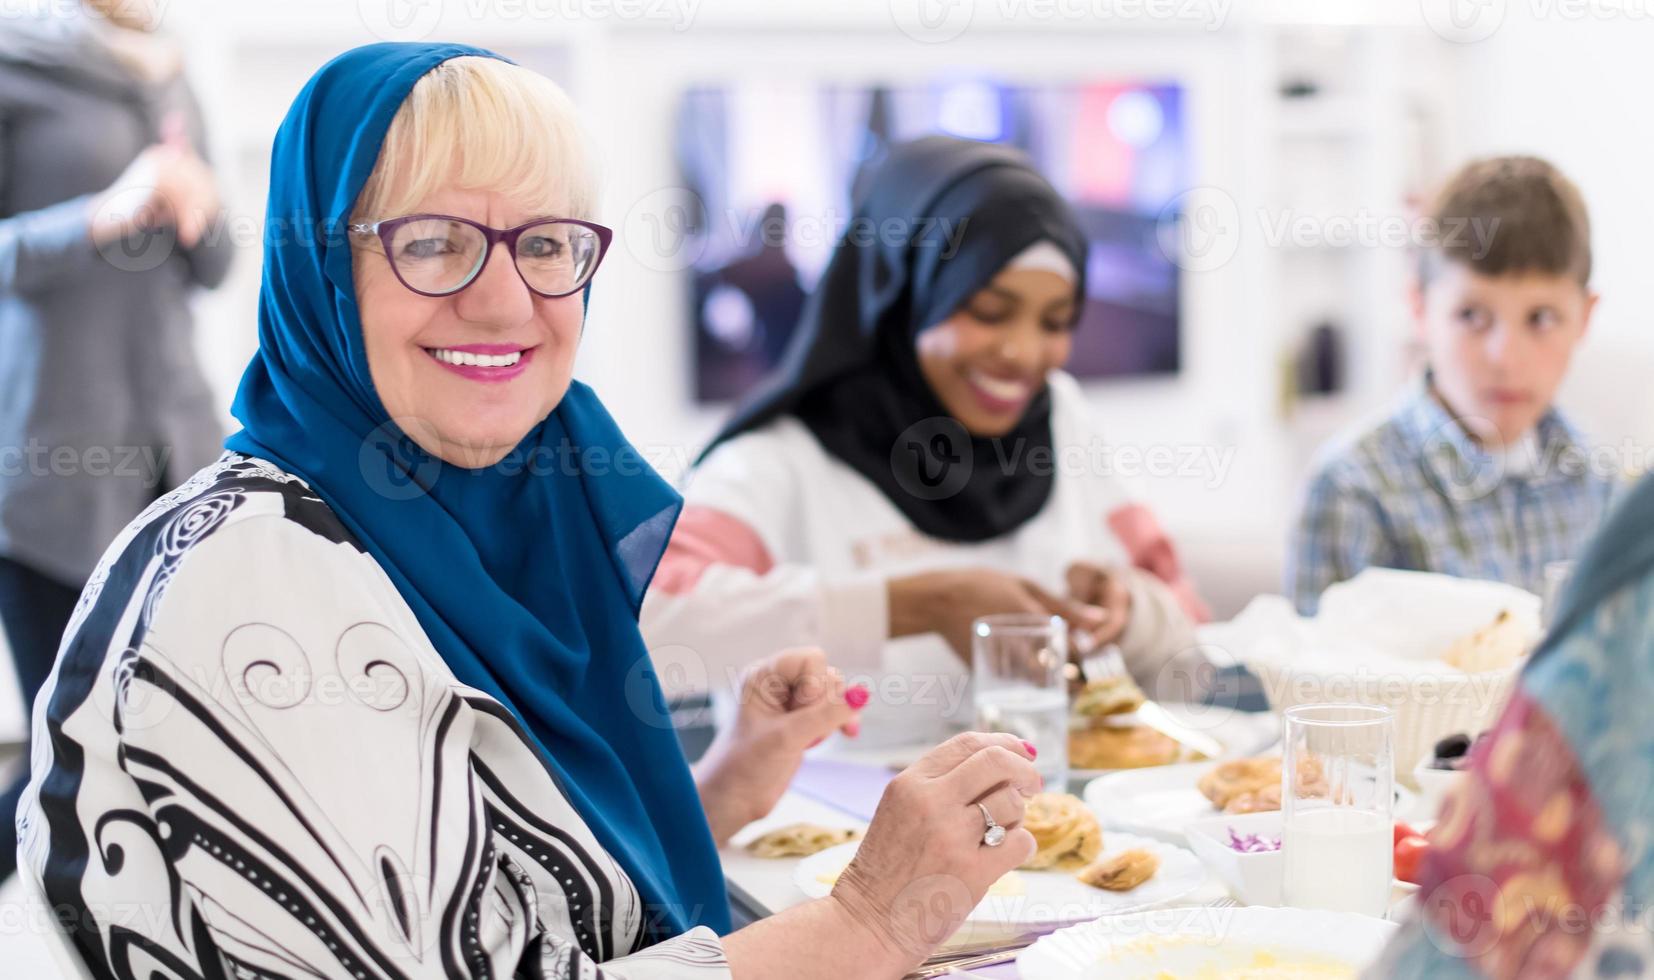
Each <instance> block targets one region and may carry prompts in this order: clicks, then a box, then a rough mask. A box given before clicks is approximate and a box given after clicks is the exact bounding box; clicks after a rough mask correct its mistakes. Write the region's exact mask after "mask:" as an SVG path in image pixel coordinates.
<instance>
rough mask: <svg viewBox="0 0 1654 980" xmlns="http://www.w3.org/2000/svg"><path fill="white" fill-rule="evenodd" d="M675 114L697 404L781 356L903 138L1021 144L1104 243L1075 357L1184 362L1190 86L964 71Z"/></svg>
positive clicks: (688, 107)
mask: <svg viewBox="0 0 1654 980" xmlns="http://www.w3.org/2000/svg"><path fill="white" fill-rule="evenodd" d="M677 127H678V131H677V133H676V147H677V157H678V164H679V167H680V170H681V174H682V178H683V182H684V186H685V187H686V188H687V189H688V190H689V191H690V192H692V193H691V194H690V195H689V196H688V199H689V201H690V207H689V213H688V214H687V215H685V220H686V223H687V226H686V227H685V228H682V229H679V231H680V233H682V234H684V235H686V236H687V239H688V240H687V241H686V242H685V246H686V251H685V253H684V254H685V255H686V256H690V257H692V259H693V261H692V262H691V264H690V265H689V268H688V269H687V272H686V281H685V295H686V302H687V304H688V307H689V314H690V315H689V317H688V322H689V323H690V324H692V326H693V329H694V345H693V351H694V378H695V385H694V387H695V395H696V398H697V399H698V400H699V401H703V402H723V401H729V400H734V399H739V398H740V397H741V396H742V395H744V394H745V393H746V392H747V391H748V390H750V389H751V388H752V387H753V385H755V384H756V383H757V382H758V380H759V379H760V378H762V377H764V376H765V375H766V374H767V373H768V372H769V371H770V370H771V369H772V368H773V367H775V365H776V364H777V363H778V362H779V360H780V358H781V356H782V353H783V351H784V350H785V349H786V346H787V342H788V340H789V339H790V338H791V336H792V332H793V327H794V325H795V323H796V321H797V318H798V314H799V311H800V309H801V308H802V306H803V303H804V297H805V295H806V294H807V293H808V292H809V290H810V289H811V288H812V287H813V286H814V285H815V282H816V280H817V278H819V276H820V275H821V272H822V269H823V268H824V266H825V265H826V262H827V259H828V256H829V254H830V252H831V251H832V248H833V246H834V244H835V243H836V242H837V241H838V239H839V238H840V237H841V236H842V235H843V233H844V231H845V229H846V227H848V224H849V221H850V219H851V217H852V213H851V206H850V188H851V187H852V185H853V183H854V181H855V179H856V176H857V174H858V173H859V172H860V171H861V169H862V168H863V167H864V166H867V165H868V164H869V163H870V162H876V161H877V160H878V159H879V157H880V156H881V154H882V153H883V152H884V150H885V149H886V148H887V147H888V146H889V145H890V144H891V143H893V142H900V141H903V140H907V139H913V138H917V137H919V136H923V135H927V134H930V133H945V134H949V135H953V136H959V137H963V138H967V139H977V140H985V141H991V142H998V143H1008V144H1011V145H1013V146H1016V147H1018V148H1020V149H1022V150H1023V151H1024V152H1026V153H1027V154H1028V155H1029V157H1030V158H1032V159H1033V161H1034V163H1035V165H1036V166H1038V167H1039V169H1040V170H1041V172H1042V173H1044V174H1045V176H1046V177H1047V179H1049V180H1050V181H1051V182H1052V184H1053V185H1055V186H1056V188H1057V189H1058V190H1059V191H1060V192H1061V193H1062V194H1063V195H1064V196H1066V197H1067V198H1068V200H1069V201H1070V203H1071V204H1072V205H1073V206H1074V209H1075V211H1076V212H1077V213H1078V214H1079V216H1080V220H1081V221H1082V222H1083V223H1084V226H1085V228H1086V231H1087V233H1088V235H1089V236H1090V239H1091V257H1090V260H1089V263H1088V265H1089V267H1088V269H1087V282H1088V293H1089V295H1088V296H1087V299H1086V305H1085V311H1084V315H1083V320H1082V322H1081V324H1080V328H1079V332H1078V333H1077V335H1076V338H1075V346H1074V353H1073V357H1072V359H1071V361H1070V363H1069V370H1070V371H1072V372H1073V373H1074V374H1076V375H1078V376H1080V377H1081V378H1123V377H1140V376H1154V375H1166V374H1175V373H1176V372H1177V371H1178V368H1179V362H1180V349H1179V322H1180V306H1179V269H1178V267H1177V265H1176V264H1174V263H1173V262H1172V260H1171V259H1170V258H1169V257H1168V255H1167V249H1166V248H1165V247H1164V246H1163V244H1162V243H1163V242H1164V241H1165V240H1166V236H1164V234H1163V233H1164V231H1165V230H1166V227H1165V226H1166V223H1167V222H1168V221H1175V220H1177V219H1178V217H1179V216H1178V215H1176V214H1175V213H1172V211H1173V209H1174V207H1175V202H1176V201H1177V199H1178V197H1179V195H1181V194H1182V193H1183V192H1184V191H1186V190H1187V189H1188V187H1189V176H1190V161H1189V145H1188V134H1187V132H1186V128H1185V113H1184V97H1183V89H1182V88H1181V87H1180V86H1179V85H1177V84H1171V83H1160V82H1147V81H1118V80H1096V81H1076V82H1074V83H1072V84H1060V85H1038V86H1028V85H1011V84H1002V83H1000V82H997V81H994V80H992V79H984V78H964V77H961V78H949V79H938V80H936V81H934V82H930V83H926V84H904V85H895V86H868V87H849V86H835V85H820V84H807V83H793V84H768V83H766V84H750V85H745V84H743V85H732V86H725V87H716V88H696V89H692V90H690V91H689V92H687V93H686V94H685V96H684V98H683V101H682V105H681V109H680V112H679V115H678V119H677Z"/></svg>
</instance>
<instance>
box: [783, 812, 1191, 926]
mask: <svg viewBox="0 0 1654 980" xmlns="http://www.w3.org/2000/svg"><path fill="white" fill-rule="evenodd" d="M859 846H861V842H860V841H852V842H851V843H849V844H840V845H839V846H837V847H830V848H828V849H827V850H825V851H822V852H820V853H818V854H812V855H810V856H809V857H807V858H805V859H804V860H802V861H800V862H799V863H798V868H797V870H796V871H794V872H793V882H794V883H795V884H797V885H798V887H799V889H800V890H802V891H803V892H804V894H806V895H808V896H810V897H811V898H821V897H823V896H825V895H826V894H827V893H828V892H830V891H832V890H833V886H832V885H830V884H828V883H827V882H825V881H822V880H821V879H822V878H824V877H827V878H831V877H833V876H835V874H836V873H837V872H840V871H843V870H844V868H845V867H846V866H847V865H848V864H849V863H850V859H851V858H853V857H855V856H856V848H857V847H859ZM1134 847H1139V848H1142V849H1143V850H1145V851H1149V852H1151V853H1153V854H1155V855H1157V856H1158V857H1159V858H1160V870H1159V871H1157V872H1155V875H1154V877H1153V878H1150V879H1149V880H1148V881H1145V882H1143V883H1142V884H1141V885H1138V886H1137V887H1136V888H1133V889H1132V890H1131V891H1129V892H1110V891H1103V890H1102V889H1100V888H1092V887H1091V886H1090V885H1083V884H1081V883H1080V882H1079V881H1077V880H1075V878H1074V875H1073V874H1072V873H1070V872H1067V871H1017V872H1015V874H1016V876H1017V880H1018V881H1019V882H1020V883H1021V885H1022V886H1023V893H1022V894H1020V895H989V896H988V897H986V898H984V899H983V900H982V901H981V903H980V904H978V905H977V907H976V908H975V909H973V910H971V914H970V915H968V916H966V919H965V921H967V922H975V923H993V924H996V925H1014V926H1054V925H1063V924H1066V923H1069V922H1080V921H1083V920H1085V919H1095V918H1096V917H1098V916H1099V915H1118V914H1119V913H1122V912H1134V911H1137V910H1140V909H1146V908H1153V907H1154V906H1156V905H1162V904H1164V903H1166V902H1174V901H1176V900H1178V899H1180V898H1182V897H1183V896H1185V895H1187V894H1189V893H1190V892H1192V891H1194V890H1195V889H1197V888H1199V887H1200V886H1201V885H1203V884H1205V882H1206V868H1205V867H1204V866H1203V865H1202V864H1201V863H1200V860H1199V859H1198V858H1196V857H1195V856H1194V855H1193V854H1191V853H1190V852H1189V851H1187V850H1185V849H1183V848H1181V847H1174V846H1172V845H1170V844H1167V843H1165V842H1164V841H1158V840H1148V839H1145V838H1142V837H1134V836H1132V835H1130V834H1105V835H1104V836H1103V857H1107V856H1109V855H1112V854H1118V853H1120V852H1121V851H1129V850H1131V849H1132V848H1134Z"/></svg>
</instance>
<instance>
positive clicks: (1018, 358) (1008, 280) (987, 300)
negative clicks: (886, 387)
mask: <svg viewBox="0 0 1654 980" xmlns="http://www.w3.org/2000/svg"><path fill="white" fill-rule="evenodd" d="M1074 319H1075V308H1074V284H1073V282H1071V281H1069V280H1068V279H1067V278H1065V277H1063V276H1061V275H1058V274H1057V273H1055V272H1052V271H1050V270H1047V269H1033V268H1029V269H1004V270H1001V271H1000V273H999V274H998V275H996V276H994V278H993V279H992V281H990V282H989V283H988V285H986V286H984V287H983V288H982V289H979V290H977V292H976V293H975V294H973V295H972V296H971V298H970V299H968V300H966V301H965V303H964V305H962V306H961V307H960V308H959V309H958V310H957V311H955V312H954V314H953V315H952V316H950V317H948V318H947V319H945V320H943V321H941V322H940V323H937V324H934V325H932V326H930V327H927V328H926V329H925V330H924V331H923V332H921V333H920V334H919V337H918V340H917V341H916V342H915V346H916V349H917V351H918V355H919V370H920V371H921V373H923V374H924V378H925V381H926V382H928V383H929V384H930V388H931V391H933V392H935V393H936V397H937V398H938V399H939V400H940V401H941V402H942V407H943V408H945V409H947V411H948V414H949V415H952V416H953V417H954V418H955V419H956V420H958V421H959V423H960V424H961V425H963V426H964V427H965V429H966V431H968V432H970V433H971V434H972V435H974V436H986V437H993V436H1002V435H1004V434H1006V433H1007V432H1010V431H1011V430H1012V429H1014V428H1016V425H1017V423H1018V422H1020V421H1021V420H1022V416H1023V415H1024V414H1025V413H1026V412H1027V410H1028V403H1029V402H1030V401H1032V400H1033V398H1034V396H1035V395H1037V394H1039V392H1040V390H1041V389H1042V388H1043V387H1044V385H1045V376H1046V375H1047V374H1049V373H1051V372H1052V371H1054V370H1056V369H1058V368H1060V367H1062V366H1063V365H1064V364H1066V363H1067V362H1068V355H1069V353H1070V352H1071V351H1072V350H1073V346H1074V327H1073V324H1074Z"/></svg>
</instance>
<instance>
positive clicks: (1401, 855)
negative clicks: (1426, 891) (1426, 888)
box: [1396, 834, 1430, 885]
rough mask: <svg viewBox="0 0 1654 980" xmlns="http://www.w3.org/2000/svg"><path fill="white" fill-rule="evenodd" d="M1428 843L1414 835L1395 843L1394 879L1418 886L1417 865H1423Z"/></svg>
mask: <svg viewBox="0 0 1654 980" xmlns="http://www.w3.org/2000/svg"><path fill="white" fill-rule="evenodd" d="M1428 850H1430V842H1429V841H1427V840H1425V839H1424V838H1423V837H1420V836H1418V835H1417V834H1414V835H1413V836H1411V837H1403V838H1402V839H1401V840H1398V841H1396V877H1397V878H1400V879H1401V880H1402V881H1410V882H1412V883H1413V884H1415V885H1416V884H1419V865H1421V864H1423V863H1424V855H1425V852H1427V851H1428Z"/></svg>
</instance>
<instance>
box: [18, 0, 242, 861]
mask: <svg viewBox="0 0 1654 980" xmlns="http://www.w3.org/2000/svg"><path fill="white" fill-rule="evenodd" d="M158 21H159V10H158V7H157V5H156V4H155V3H154V0H85V2H84V3H83V4H81V5H80V6H79V7H75V6H72V5H65V4H40V5H39V6H38V8H36V12H35V13H32V14H30V13H24V14H23V15H21V16H17V17H14V18H11V19H10V20H9V21H8V23H7V24H6V26H5V31H4V32H3V33H0V622H3V624H4V627H5V631H6V639H7V641H8V644H9V646H10V649H11V653H12V660H13V663H14V665H15V667H16V670H17V678H18V682H19V686H20V687H21V689H22V692H23V698H24V703H25V707H26V708H27V710H29V711H30V712H32V711H33V702H34V694H35V692H36V691H37V690H39V688H40V685H41V683H42V682H43V681H44V680H45V678H46V676H47V674H48V673H49V671H50V670H51V666H52V662H53V660H54V658H55V657H56V654H57V648H58V641H59V638H60V637H61V636H62V635H63V632H64V629H65V627H66V626H67V625H68V623H69V619H70V615H71V613H72V611H73V609H74V605H75V600H76V597H77V596H78V595H79V594H80V591H81V589H82V587H83V586H84V585H85V584H86V581H87V578H88V577H89V576H90V574H91V572H92V569H93V567H94V566H95V565H96V564H97V561H98V558H99V556H100V554H101V553H102V551H103V549H104V547H105V546H106V545H107V544H108V543H109V542H110V541H111V540H113V539H114V537H115V535H116V534H117V533H118V532H119V531H120V529H121V528H122V527H124V526H125V525H126V523H127V522H128V521H130V520H131V519H132V518H133V517H134V516H135V515H136V514H137V513H138V512H139V511H141V510H142V509H143V508H144V507H145V506H146V505H148V504H149V503H150V502H151V501H152V500H154V499H155V498H156V497H157V496H159V495H160V494H161V493H162V492H163V491H164V490H165V489H166V488H167V487H168V486H169V485H170V484H169V481H168V475H169V474H172V475H174V476H177V475H187V474H189V473H193V472H195V470H197V469H198V468H200V467H201V466H203V465H204V464H206V463H208V462H210V461H211V460H212V459H213V458H214V457H216V456H217V455H218V453H219V452H220V450H221V441H222V439H223V435H224V433H223V430H222V428H221V425H220V423H219V420H218V417H217V410H216V408H215V406H214V403H213V398H212V394H211V391H210V390H209V388H208V386H207V382H206V379H205V377H204V376H203V375H202V373H201V370H200V367H199V366H198V365H197V363H196V359H195V355H194V351H193V340H192V334H193V325H192V323H191V319H190V310H189V299H190V293H191V291H192V290H193V289H194V288H195V287H197V286H203V287H207V288H212V287H215V286H217V285H218V284H219V283H220V282H222V281H223V280H224V277H225V274H226V273H227V271H228V268H229V263H230V257H231V246H230V243H229V242H228V241H227V239H226V238H225V236H224V235H223V233H222V232H223V228H222V226H221V223H220V222H219V220H218V219H219V198H218V192H217V190H216V186H215V181H214V179H213V175H212V172H211V171H210V170H209V169H208V166H207V164H206V162H205V161H204V160H203V159H202V157H201V155H200V151H199V148H200V147H202V146H203V145H204V143H205V134H204V132H203V129H202V124H201V113H200V109H199V107H198V105H197V103H196V100H195V98H194V95H193V94H192V93H191V91H190V89H189V86H188V84H187V83H186V81H185V79H184V75H183V57H182V53H181V52H180V51H179V49H178V48H177V46H176V45H174V44H173V43H171V42H169V41H168V40H166V39H165V38H163V37H161V36H159V35H157V34H155V33H154V31H155V28H156V27H157V26H158ZM26 777H27V774H26V773H25V774H24V776H23V777H21V778H19V779H18V781H17V782H16V783H15V784H14V785H12V786H10V787H9V788H8V789H7V790H6V791H5V793H4V794H3V795H0V827H4V828H5V829H4V830H3V831H0V880H3V879H4V878H5V877H8V876H9V875H10V874H11V872H12V870H13V867H14V862H15V859H16V855H15V851H16V841H15V832H14V830H13V828H12V818H13V813H14V811H15V809H16V805H17V798H18V794H19V792H20V791H21V789H22V786H23V784H24V782H26Z"/></svg>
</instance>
